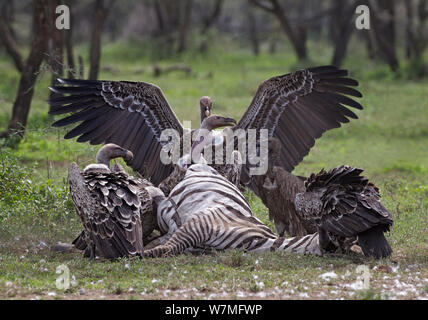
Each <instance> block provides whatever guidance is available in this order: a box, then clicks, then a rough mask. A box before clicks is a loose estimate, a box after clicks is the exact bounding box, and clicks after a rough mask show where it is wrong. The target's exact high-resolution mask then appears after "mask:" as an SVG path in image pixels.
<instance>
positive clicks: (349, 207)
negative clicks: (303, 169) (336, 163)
mask: <svg viewBox="0 0 428 320" xmlns="http://www.w3.org/2000/svg"><path fill="white" fill-rule="evenodd" d="M362 171H363V170H362V169H358V168H353V167H350V166H340V167H338V168H333V169H331V170H330V171H328V172H326V171H325V170H321V171H320V172H319V173H318V174H312V175H311V176H310V177H309V178H308V179H307V181H306V182H305V187H306V191H305V192H303V193H299V194H297V195H296V199H295V205H296V209H297V211H298V212H299V213H300V214H301V215H302V216H303V217H305V218H306V219H308V220H310V221H311V222H313V223H315V224H316V225H317V227H318V228H319V233H320V242H321V239H322V238H323V237H324V238H325V239H326V240H327V237H328V234H327V233H331V234H333V235H336V236H340V237H347V238H349V237H355V236H356V237H357V240H358V244H359V245H360V247H361V249H362V250H363V252H364V254H365V255H366V256H373V257H375V258H380V257H388V256H389V255H391V253H392V249H391V247H390V246H389V244H388V242H387V240H386V239H385V236H384V235H383V233H384V232H386V231H389V229H390V227H391V226H392V224H393V219H392V216H391V214H390V213H389V212H388V210H387V209H386V208H385V207H384V206H383V205H382V204H381V203H380V200H379V198H380V195H379V190H378V188H377V187H376V186H375V185H374V184H372V183H370V182H369V181H368V179H366V178H365V177H363V176H361V173H362ZM324 243H325V244H327V243H328V241H325V242H324Z"/></svg>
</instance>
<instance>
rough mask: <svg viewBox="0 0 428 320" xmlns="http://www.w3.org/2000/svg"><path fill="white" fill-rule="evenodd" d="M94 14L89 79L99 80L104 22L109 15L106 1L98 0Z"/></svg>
mask: <svg viewBox="0 0 428 320" xmlns="http://www.w3.org/2000/svg"><path fill="white" fill-rule="evenodd" d="M94 14H95V21H94V25H93V29H92V37H91V49H90V55H89V60H90V69H89V78H88V79H90V80H96V79H98V73H99V71H100V59H101V34H102V31H103V25H104V20H105V18H106V15H107V9H106V7H105V6H104V0H96V2H95V12H94Z"/></svg>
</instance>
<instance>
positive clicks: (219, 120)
mask: <svg viewBox="0 0 428 320" xmlns="http://www.w3.org/2000/svg"><path fill="white" fill-rule="evenodd" d="M234 125H236V120H235V119H233V118H227V117H223V116H219V115H216V114H213V115H210V116H209V117H206V118H205V119H204V120H203V121H202V123H201V129H205V130H208V131H211V130H214V129H217V128H221V127H232V126H234Z"/></svg>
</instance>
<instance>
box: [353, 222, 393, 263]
mask: <svg viewBox="0 0 428 320" xmlns="http://www.w3.org/2000/svg"><path fill="white" fill-rule="evenodd" d="M384 228H385V226H382V225H380V226H376V227H374V228H371V229H369V230H367V231H364V232H362V233H360V234H358V244H359V245H360V247H361V249H362V250H363V252H364V255H365V256H371V257H375V258H376V259H379V258H386V257H389V256H390V255H391V253H392V249H391V247H390V245H389V243H388V241H387V240H386V238H385V236H384V234H383V233H384Z"/></svg>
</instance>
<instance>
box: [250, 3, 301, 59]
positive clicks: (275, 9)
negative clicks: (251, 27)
mask: <svg viewBox="0 0 428 320" xmlns="http://www.w3.org/2000/svg"><path fill="white" fill-rule="evenodd" d="M250 2H251V3H252V4H254V5H255V6H257V7H259V8H261V9H263V10H265V11H267V12H269V13H271V14H273V15H274V16H275V17H276V18H277V19H278V21H279V23H280V25H281V28H282V30H283V31H284V33H285V34H286V36H287V37H288V39H289V40H290V42H291V45H292V47H293V49H294V51H295V52H296V55H297V58H298V59H299V61H304V60H307V58H308V54H307V50H306V38H307V32H306V27H304V26H300V27H298V28H296V29H293V28H292V27H291V24H290V21H289V20H288V18H287V16H286V14H285V11H284V9H283V8H282V7H281V5H280V4H279V2H278V1H277V0H269V2H270V6H267V5H265V4H264V3H262V2H259V1H257V0H250Z"/></svg>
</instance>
